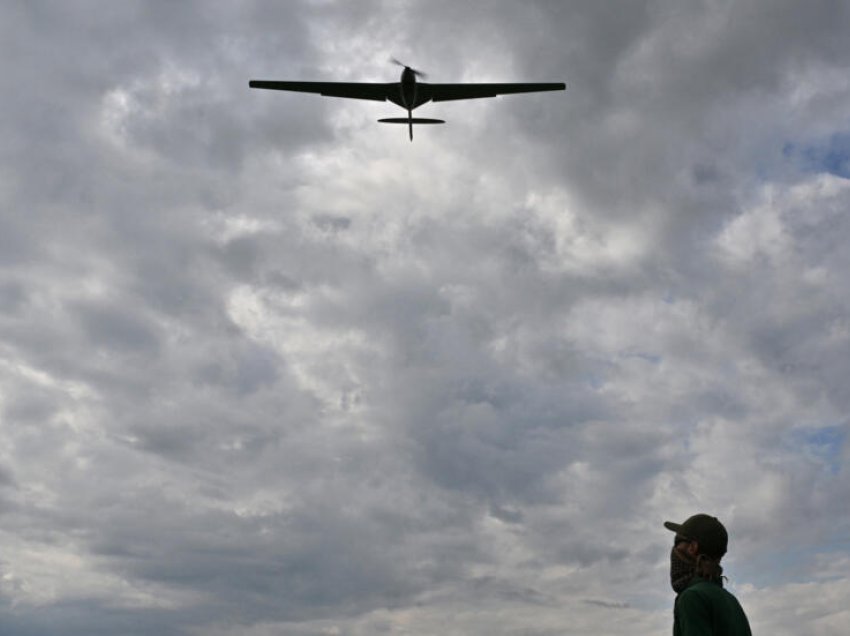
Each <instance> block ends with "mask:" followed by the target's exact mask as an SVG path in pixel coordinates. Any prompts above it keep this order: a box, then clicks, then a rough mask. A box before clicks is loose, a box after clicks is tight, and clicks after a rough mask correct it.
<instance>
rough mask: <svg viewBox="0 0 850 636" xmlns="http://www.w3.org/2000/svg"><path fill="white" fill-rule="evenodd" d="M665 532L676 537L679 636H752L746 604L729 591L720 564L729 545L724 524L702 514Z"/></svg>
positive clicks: (673, 574) (673, 557) (673, 571)
mask: <svg viewBox="0 0 850 636" xmlns="http://www.w3.org/2000/svg"><path fill="white" fill-rule="evenodd" d="M664 527H665V528H667V529H668V530H671V531H673V532H675V533H676V537H675V538H674V539H673V550H672V551H671V552H670V584H671V585H672V587H673V591H674V592H676V602H675V604H674V607H673V636H752V632H751V631H750V623H749V621H748V620H747V615H746V614H745V613H744V610H743V608H742V607H741V604H740V603H739V602H738V599H736V598H735V596H734V595H733V594H731V593H730V592H729V591H728V590H726V589H725V588H724V587H723V580H724V579H725V578H726V577H724V576H723V568H722V567H721V565H720V559H722V558H723V555H724V554H726V548H727V545H728V542H729V535H728V534H727V533H726V528H724V527H723V524H722V523H720V521H719V520H718V519H717V517H712V516H711V515H706V514H698V515H694V516H693V517H690V518H689V519H687V520H686V521H685V522H684V523H673V522H672V521H665V522H664Z"/></svg>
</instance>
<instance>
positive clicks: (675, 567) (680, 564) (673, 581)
mask: <svg viewBox="0 0 850 636" xmlns="http://www.w3.org/2000/svg"><path fill="white" fill-rule="evenodd" d="M694 574H696V563H695V562H694V561H691V560H689V559H686V558H685V557H684V556H683V555H682V554H680V553H679V551H678V550H677V549H676V548H673V549H672V550H671V551H670V585H671V586H672V587H673V591H674V592H676V594H679V593H680V592H682V591H683V590H684V589H685V588H686V587H688V583H690V582H691V579H692V578H694Z"/></svg>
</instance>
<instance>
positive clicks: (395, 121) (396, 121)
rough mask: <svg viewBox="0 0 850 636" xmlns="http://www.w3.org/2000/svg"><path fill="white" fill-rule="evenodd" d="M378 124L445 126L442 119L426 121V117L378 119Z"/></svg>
mask: <svg viewBox="0 0 850 636" xmlns="http://www.w3.org/2000/svg"><path fill="white" fill-rule="evenodd" d="M378 121H379V122H381V123H382V124H445V123H446V122H445V120H442V119H428V118H426V117H413V118H407V117H387V118H386V119H379V120H378Z"/></svg>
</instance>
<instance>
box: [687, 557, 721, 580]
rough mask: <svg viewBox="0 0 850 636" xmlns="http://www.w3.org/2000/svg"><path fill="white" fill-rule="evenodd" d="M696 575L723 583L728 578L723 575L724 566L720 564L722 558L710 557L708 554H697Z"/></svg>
mask: <svg viewBox="0 0 850 636" xmlns="http://www.w3.org/2000/svg"><path fill="white" fill-rule="evenodd" d="M694 568H695V570H696V575H697V576H698V577H700V578H703V579H706V580H708V581H716V582H718V583H720V584H721V585H722V584H723V582H724V581H725V580H726V577H725V576H723V566H722V565H720V558H716V557H710V556H708V555H706V554H700V555H697V560H696V564H695V566H694Z"/></svg>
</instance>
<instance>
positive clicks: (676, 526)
mask: <svg viewBox="0 0 850 636" xmlns="http://www.w3.org/2000/svg"><path fill="white" fill-rule="evenodd" d="M664 527H665V528H667V529H668V530H672V531H673V532H675V533H677V534H680V535H682V536H683V537H687V538H688V539H694V540H695V541H698V542H699V547H700V551H701V552H702V553H703V554H705V555H706V556H710V557H714V558H715V559H719V558H720V557H722V556H723V555H724V554H726V547H727V545H728V543H729V535H728V534H727V533H726V528H724V527H723V524H722V523H720V521H718V519H717V517H712V516H711V515H706V514H698V515H694V516H693V517H689V518H688V519H686V520H685V522H684V523H673V522H672V521H665V522H664Z"/></svg>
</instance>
